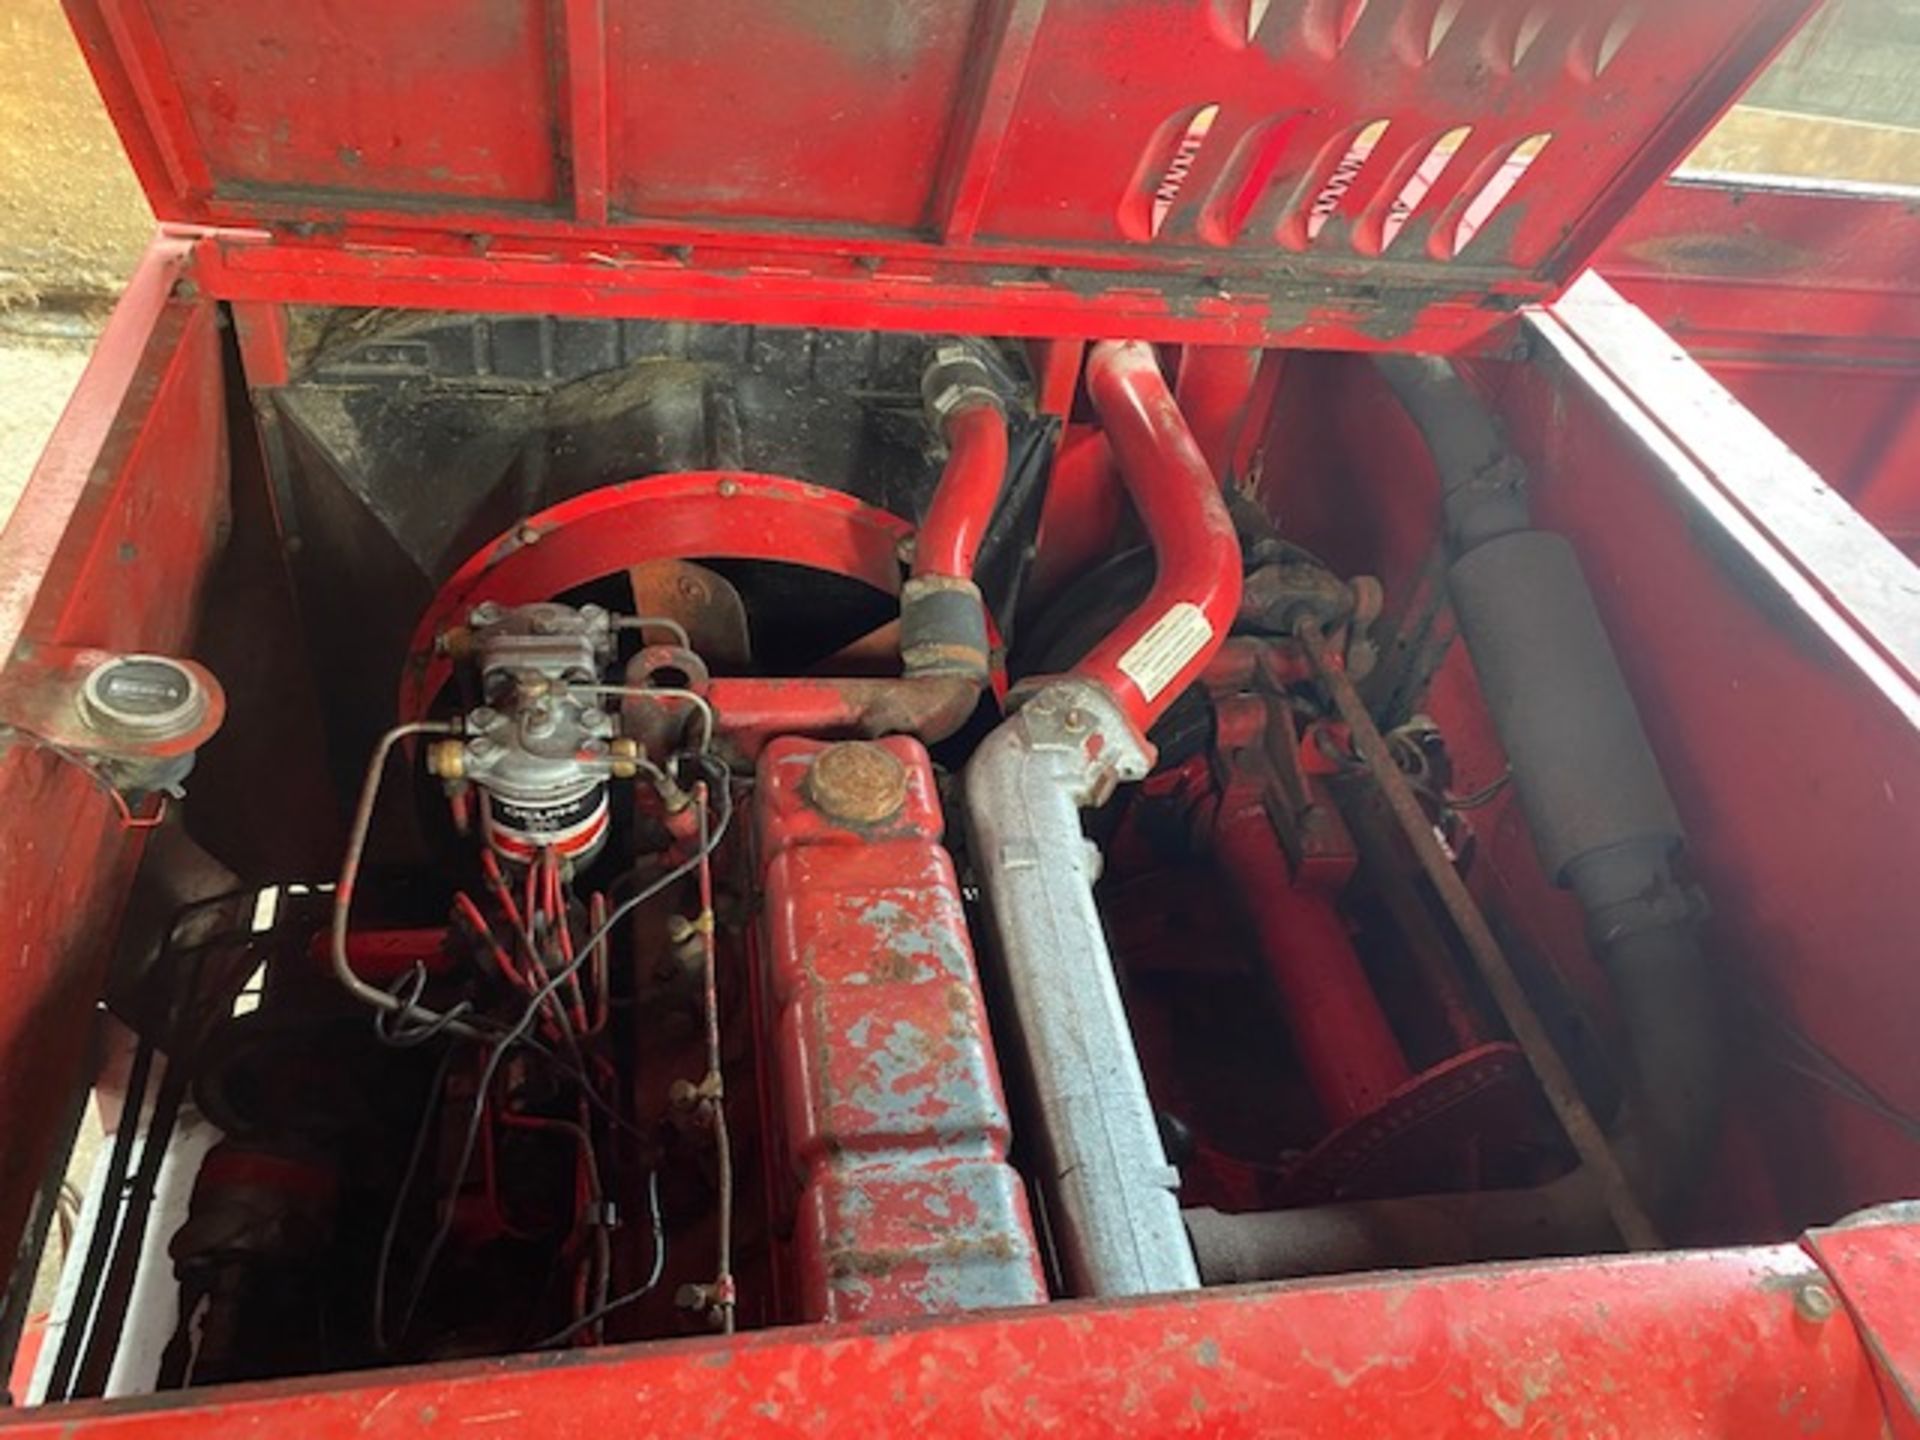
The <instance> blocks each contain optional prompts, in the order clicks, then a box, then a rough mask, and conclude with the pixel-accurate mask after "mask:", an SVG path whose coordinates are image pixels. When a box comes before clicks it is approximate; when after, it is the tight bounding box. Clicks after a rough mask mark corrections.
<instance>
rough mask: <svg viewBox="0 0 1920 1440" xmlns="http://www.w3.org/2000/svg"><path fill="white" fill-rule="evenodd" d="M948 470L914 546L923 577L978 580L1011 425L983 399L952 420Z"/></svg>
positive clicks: (916, 571)
mask: <svg viewBox="0 0 1920 1440" xmlns="http://www.w3.org/2000/svg"><path fill="white" fill-rule="evenodd" d="M946 432H947V445H948V446H949V450H948V454H947V464H946V468H945V469H944V470H943V471H941V472H940V483H939V485H938V486H937V487H936V488H935V489H934V492H933V503H932V504H931V505H929V506H928V507H927V518H926V521H925V523H923V524H922V525H921V526H920V533H919V534H918V535H917V536H916V537H915V538H914V542H913V573H914V575H915V576H917V577H924V576H930V575H939V576H944V577H947V578H950V579H955V580H969V579H971V578H973V564H974V561H975V559H977V558H978V556H979V554H980V542H981V541H982V540H983V539H985V538H986V533H987V523H988V522H989V521H990V520H992V519H993V507H994V505H995V504H996V503H997V502H998V501H999V499H1000V487H1001V484H1002V483H1003V482H1004V480H1005V479H1006V474H1007V422H1006V419H1005V417H1004V416H1002V415H1001V413H1000V411H999V409H998V407H996V406H994V405H992V404H989V403H987V402H986V401H980V402H978V403H975V404H971V405H967V406H965V407H964V408H963V409H960V410H957V411H955V412H954V413H953V414H952V415H950V416H948V417H947V422H946Z"/></svg>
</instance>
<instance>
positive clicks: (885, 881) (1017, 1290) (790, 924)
mask: <svg viewBox="0 0 1920 1440" xmlns="http://www.w3.org/2000/svg"><path fill="white" fill-rule="evenodd" d="M855 748H856V747H855V746H852V745H840V746H825V745H820V744H817V743H814V742H812V741H806V740H794V739H787V740H778V741H775V742H774V743H773V744H772V745H770V746H768V747H767V749H766V751H765V752H764V753H763V754H762V756H761V759H760V766H759V771H758V774H759V788H758V793H757V795H756V797H755V807H756V820H757V832H758V836H759V845H760V855H761V863H762V864H763V865H764V867H765V881H764V884H765V894H766V902H765V955H764V963H765V965H766V970H767V976H768V982H769V983H768V991H769V994H770V998H771V1006H772V1009H773V1011H774V1015H775V1019H774V1037H775V1038H774V1042H773V1061H772V1063H773V1066H774V1069H775V1072H776V1075H777V1084H776V1085H775V1087H774V1088H775V1091H776V1093H778V1094H779V1095H780V1097H781V1113H782V1121H781V1129H782V1130H783V1132H784V1137H785V1138H784V1153H785V1155H786V1157H787V1162H788V1170H789V1185H790V1187H792V1189H793V1190H795V1191H797V1193H795V1194H794V1198H793V1207H794V1221H793V1229H794V1239H793V1246H794V1262H795V1269H796V1271H797V1273H798V1278H799V1292H800V1302H801V1309H802V1312H803V1313H804V1315H805V1316H806V1318H808V1319H810V1320H839V1321H846V1320H860V1319H889V1318H890V1319H899V1318H904V1317H908V1316H914V1315H927V1314H942V1313H947V1312H951V1311H957V1310H976V1309H983V1308H990V1307H997V1306H1008V1305H1026V1304H1034V1303H1037V1302H1039V1301H1042V1300H1045V1299H1046V1294H1047V1292H1046V1286H1045V1283H1044V1282H1043V1280H1042V1278H1041V1274H1040V1265H1039V1259H1038V1255H1037V1250H1036V1246H1035V1242H1034V1237H1033V1228H1032V1224H1031V1222H1030V1221H1029V1219H1028V1216H1027V1203H1026V1194H1025V1190H1024V1188H1023V1186H1022V1183H1021V1180H1020V1177H1019V1175H1018V1174H1017V1173H1016V1172H1015V1171H1014V1170H1013V1168H1012V1167H1011V1166H1009V1165H1008V1164H1007V1163H1006V1154H1007V1144H1008V1141H1009V1132H1008V1123H1007V1114H1006V1106H1005V1102H1004V1101H1003V1100H1002V1098H1001V1093H1000V1078H999V1073H998V1069H997V1067H996V1065H995V1062H994V1056H993V1044H992V1041H991V1039H990V1037H989V1035H988V1033H987V1021H986V1012H985V1007H984V1005H983V1002H982V999H981V995H980V989H979V980H978V977H977V975H976V974H975V971H974V965H973V950H972V946H971V944H970V943H969V941H968V938H967V927H966V917H965V915H964V913H963V912H962V910H961V905H960V891H959V883H958V881H957V880H956V879H955V876H954V871H953V862H952V861H951V860H950V859H949V858H948V857H947V853H946V851H945V850H944V849H942V848H941V846H940V835H941V830H942V825H943V821H942V818H941V813H940V804H939V799H938V796H937V794H936V792H935V789H934V779H933V769H932V766H931V764H930V763H929V762H928V760H927V753H926V750H925V749H924V748H923V747H922V746H921V745H920V744H919V743H918V742H917V741H914V740H910V739H906V738H895V739H890V740H881V741H874V742H864V743H862V744H861V745H860V746H859V747H858V748H859V749H861V750H863V751H868V752H871V753H872V754H873V755H875V756H877V757H882V758H884V759H886V760H888V761H890V762H892V763H893V764H894V765H895V766H897V767H898V769H899V771H900V772H901V779H902V780H903V782H904V792H903V794H902V795H901V798H900V800H899V802H898V803H897V804H896V805H895V806H893V807H892V808H891V810H890V812H889V813H886V814H883V815H879V816H878V817H876V818H874V819H872V820H870V821H868V822H865V823H861V822H857V821H849V820H842V819H837V818H835V817H834V816H832V815H829V814H827V813H826V812H825V811H824V810H823V809H822V808H821V807H820V805H819V800H818V797H817V795H816V793H815V792H816V788H817V787H816V783H815V782H816V779H817V778H818V777H816V776H815V774H814V772H815V770H816V768H817V767H818V766H820V765H822V764H828V765H832V764H835V763H836V762H835V761H834V757H835V756H836V755H839V756H841V757H843V758H844V757H845V755H846V754H847V753H848V752H849V751H852V750H854V749H855ZM825 788H826V789H828V790H829V791H830V790H831V789H832V786H831V784H829V785H827V786H826V787H825Z"/></svg>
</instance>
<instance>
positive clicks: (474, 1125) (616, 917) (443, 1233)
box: [400, 757, 733, 1335]
mask: <svg viewBox="0 0 1920 1440" xmlns="http://www.w3.org/2000/svg"><path fill="white" fill-rule="evenodd" d="M702 763H705V764H711V765H713V766H716V767H717V771H718V774H719V776H720V781H719V784H718V785H717V786H716V787H715V790H716V793H717V794H718V795H719V796H720V807H719V808H720V817H719V819H718V821H717V822H716V823H715V825H714V827H713V830H712V831H711V833H709V834H708V836H707V839H706V843H705V844H704V845H703V846H702V847H701V848H700V849H699V850H698V851H697V852H696V853H695V854H693V855H691V856H689V857H688V858H687V859H686V860H683V861H682V862H681V863H680V864H678V865H676V866H674V867H673V868H672V869H671V870H669V871H667V872H666V873H665V874H663V875H661V876H659V877H657V878H656V879H654V880H653V881H651V882H650V883H649V884H647V885H645V886H643V887H642V888H641V889H640V890H639V891H638V892H637V893H635V894H634V895H632V896H630V897H629V898H628V899H626V900H623V901H621V902H620V904H619V905H617V906H616V907H614V909H613V910H612V911H611V912H610V913H609V914H608V915H607V918H606V919H605V920H604V921H602V922H601V924H600V926H599V928H597V929H596V930H595V931H594V932H593V934H592V935H591V936H589V937H588V939H587V940H586V942H585V943H584V944H582V945H581V946H580V947H579V948H578V951H577V952H576V954H575V955H574V958H573V959H572V960H570V961H569V962H567V964H565V965H563V966H561V967H560V968H559V969H557V970H555V971H554V972H553V974H552V975H551V976H549V977H548V979H547V981H546V983H545V984H543V985H542V986H541V987H540V988H539V989H538V990H537V991H535V992H534V993H533V995H532V997H531V998H530V999H529V1000H528V1001H527V1004H526V1007H525V1008H524V1009H523V1010H522V1011H521V1014H520V1018H519V1020H517V1021H516V1022H515V1023H514V1025H513V1026H512V1028H511V1029H509V1030H508V1031H506V1033H504V1034H503V1035H501V1036H500V1037H499V1038H498V1039H497V1040H495V1041H494V1042H493V1044H492V1046H491V1048H490V1049H489V1050H488V1052H487V1060H486V1063H485V1065H483V1066H482V1067H481V1072H480V1081H479V1084H478V1085H477V1086H476V1087H475V1088H474V1097H473V1109H472V1111H471V1112H470V1114H469V1116H468V1120H467V1127H466V1132H465V1135H464V1136H463V1138H462V1140H461V1144H460V1156H459V1159H458V1160H457V1161H456V1162H455V1164H454V1167H453V1181H452V1184H453V1188H454V1189H455V1190H457V1189H458V1188H459V1187H460V1186H461V1185H462V1184H464V1183H465V1182H466V1176H467V1170H468V1168H469V1167H470V1166H471V1165H472V1163H473V1152H474V1148H475V1146H476V1145H477V1144H478V1142H479V1138H480V1126H481V1124H482V1123H483V1121H484V1119H485V1117H486V1106H487V1095H488V1093H489V1092H490V1091H491V1090H492V1088H493V1082H494V1078H495V1076H497V1075H498V1074H499V1071H500V1064H501V1062H502V1061H503V1060H504V1059H505V1058H506V1055H507V1052H508V1051H509V1050H511V1049H512V1048H513V1046H514V1045H516V1044H518V1043H520V1042H521V1041H522V1040H523V1039H524V1038H525V1036H526V1033H527V1031H528V1030H530V1029H531V1028H532V1027H533V1023H534V1020H535V1019H536V1017H537V1016H538V1015H539V1013H540V1007H541V1006H542V1005H543V1004H545V1003H546V1001H547V999H548V997H549V996H551V995H553V994H555V993H556V992H557V991H558V990H559V989H560V987H561V986H562V985H564V984H566V982H567V981H568V980H569V979H570V978H572V976H573V975H574V974H575V973H577V972H578V971H579V969H580V968H581V966H583V965H584V964H586V962H587V958H588V957H589V956H590V955H592V954H593V950H594V947H595V946H596V945H598V944H599V943H600V942H601V940H603V939H605V938H606V936H607V935H608V934H609V933H610V932H611V931H612V930H613V927H614V926H615V925H617V924H619V922H620V921H621V920H623V919H625V918H626V917H627V916H628V915H630V914H632V913H633V912H634V911H635V910H636V909H638V908H639V907H640V906H641V905H644V904H645V903H646V902H647V901H649V900H651V899H653V898H654V897H655V896H656V895H659V894H660V893H661V892H663V891H664V890H666V889H667V887H668V886H670V885H673V884H675V883H676V882H678V881H680V880H684V879H685V878H686V877H687V876H688V875H691V874H692V873H693V872H694V871H695V870H696V869H697V868H698V867H699V866H700V865H701V864H702V863H703V862H704V861H705V860H706V859H707V858H708V857H709V856H711V855H712V854H713V852H714V851H715V850H717V849H718V848H719V847H720V843H721V841H722V840H723V839H725V837H726V834H727V830H728V828H729V827H730V825H731V824H732V821H733V796H732V793H731V790H730V789H729V786H728V775H729V773H730V772H729V771H728V770H727V767H726V765H725V763H724V762H722V761H719V760H717V759H712V758H710V757H706V758H703V762H702ZM445 1208H446V1213H445V1214H444V1215H443V1216H442V1217H441V1221H440V1224H439V1226H438V1228H437V1229H436V1230H435V1231H434V1233H433V1238H432V1239H431V1240H430V1241H429V1242H428V1244H427V1248H426V1251H425V1252H424V1253H423V1254H422V1256H421V1258H420V1262H419V1264H418V1265H417V1266H416V1267H415V1272H414V1280H413V1285H412V1287H411V1291H410V1294H409V1297H408V1300H407V1311H406V1314H405V1315H404V1316H403V1317H402V1318H401V1322H400V1333H401V1334H402V1335H404V1334H406V1332H407V1331H408V1330H410V1329H411V1328H412V1326H413V1321H414V1317H415V1316H416V1315H417V1314H418V1313H419V1308H420V1301H421V1299H422V1298H423V1297H424V1296H425V1294H426V1288H427V1282H428V1281H429V1280H430V1279H431V1278H432V1275H433V1269H434V1266H435V1265H436V1264H437V1263H438V1261H439V1258H440V1252H441V1251H442V1250H443V1249H444V1248H445V1246H446V1243H447V1237H448V1235H449V1234H451V1233H452V1230H453V1218H454V1217H453V1207H452V1206H447V1207H445Z"/></svg>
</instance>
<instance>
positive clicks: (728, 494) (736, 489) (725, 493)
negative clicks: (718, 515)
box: [720, 480, 740, 500]
mask: <svg viewBox="0 0 1920 1440" xmlns="http://www.w3.org/2000/svg"><path fill="white" fill-rule="evenodd" d="M739 493H740V486H739V484H738V483H737V482H735V481H732V480H722V481H721V482H720V498H721V499H722V500H731V499H732V498H733V497H734V496H736V495H738V494H739Z"/></svg>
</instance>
